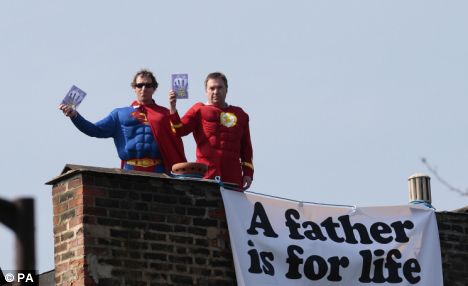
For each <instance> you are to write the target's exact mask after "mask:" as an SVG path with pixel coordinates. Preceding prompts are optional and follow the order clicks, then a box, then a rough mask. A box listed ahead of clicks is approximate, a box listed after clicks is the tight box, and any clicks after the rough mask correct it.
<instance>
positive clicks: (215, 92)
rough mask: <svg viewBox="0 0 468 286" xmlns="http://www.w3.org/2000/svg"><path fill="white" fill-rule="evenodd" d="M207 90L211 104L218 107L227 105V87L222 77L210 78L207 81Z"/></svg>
mask: <svg viewBox="0 0 468 286" xmlns="http://www.w3.org/2000/svg"><path fill="white" fill-rule="evenodd" d="M205 92H206V96H207V97H208V103H209V104H212V105H215V106H218V107H224V106H225V105H226V94H227V89H226V86H225V85H224V81H223V80H222V79H209V80H208V81H207V82H206V91H205Z"/></svg>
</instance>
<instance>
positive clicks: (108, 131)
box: [59, 104, 116, 138]
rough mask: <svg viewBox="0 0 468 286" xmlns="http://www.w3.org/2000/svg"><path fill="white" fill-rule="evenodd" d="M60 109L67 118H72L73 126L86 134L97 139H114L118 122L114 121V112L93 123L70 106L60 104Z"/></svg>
mask: <svg viewBox="0 0 468 286" xmlns="http://www.w3.org/2000/svg"><path fill="white" fill-rule="evenodd" d="M59 109H60V110H61V111H62V112H63V114H64V115H65V116H67V117H70V119H71V120H72V122H73V124H74V125H75V126H76V128H78V129H79V130H80V131H81V132H83V133H84V134H86V135H88V136H91V137H97V138H109V137H112V136H113V134H114V132H115V130H116V128H115V125H116V122H115V120H114V112H112V113H111V114H110V115H109V116H107V117H106V118H104V119H102V120H100V121H98V122H96V123H91V122H89V121H88V120H86V119H85V118H84V117H82V116H81V115H80V114H79V113H78V112H77V111H76V110H75V109H73V108H72V107H70V106H68V105H64V104H60V105H59Z"/></svg>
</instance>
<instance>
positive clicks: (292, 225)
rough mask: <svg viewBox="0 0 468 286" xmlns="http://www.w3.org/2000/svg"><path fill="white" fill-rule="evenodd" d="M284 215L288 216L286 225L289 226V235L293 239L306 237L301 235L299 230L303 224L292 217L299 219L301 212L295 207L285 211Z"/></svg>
mask: <svg viewBox="0 0 468 286" xmlns="http://www.w3.org/2000/svg"><path fill="white" fill-rule="evenodd" d="M284 217H285V218H286V226H287V227H288V228H289V237H290V238H291V239H304V236H303V235H300V234H299V231H298V229H299V228H300V227H301V225H300V224H299V223H297V222H296V221H294V220H293V219H292V217H293V218H295V219H299V218H300V215H299V212H298V211H297V210H295V209H289V210H287V211H286V212H285V213H284Z"/></svg>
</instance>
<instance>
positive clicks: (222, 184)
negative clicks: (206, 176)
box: [214, 176, 224, 188]
mask: <svg viewBox="0 0 468 286" xmlns="http://www.w3.org/2000/svg"><path fill="white" fill-rule="evenodd" d="M214 180H215V181H216V183H218V185H219V186H220V187H221V188H224V183H223V181H221V176H216V177H214Z"/></svg>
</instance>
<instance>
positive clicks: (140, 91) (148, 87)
mask: <svg viewBox="0 0 468 286" xmlns="http://www.w3.org/2000/svg"><path fill="white" fill-rule="evenodd" d="M133 90H135V94H136V96H137V100H138V102H139V103H140V104H151V103H153V93H154V91H155V88H154V83H153V80H152V79H151V78H150V77H142V76H138V77H137V78H136V81H135V87H134V88H133Z"/></svg>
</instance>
